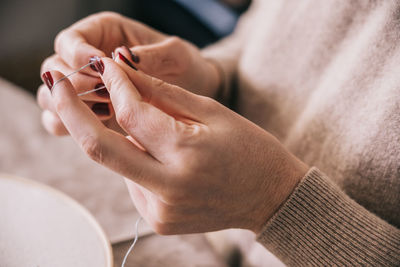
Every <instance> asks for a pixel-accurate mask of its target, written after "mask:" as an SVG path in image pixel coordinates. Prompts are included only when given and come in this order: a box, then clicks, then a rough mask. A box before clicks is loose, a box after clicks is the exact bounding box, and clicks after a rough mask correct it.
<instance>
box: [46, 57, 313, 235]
mask: <svg viewBox="0 0 400 267" xmlns="http://www.w3.org/2000/svg"><path fill="white" fill-rule="evenodd" d="M102 61H103V63H101V64H103V66H104V73H103V74H102V75H101V77H102V80H103V82H104V84H105V85H106V86H107V88H108V90H109V93H110V96H111V102H112V105H113V107H114V110H115V113H116V118H117V121H118V123H119V125H120V126H121V127H122V128H123V129H124V130H125V132H127V133H128V134H129V136H128V137H125V136H123V135H121V134H118V133H116V132H114V131H112V130H110V129H108V128H106V127H105V126H104V125H103V124H102V123H101V122H100V121H99V120H98V118H97V117H96V116H95V114H93V113H92V112H91V111H90V109H89V108H88V107H87V105H85V104H84V103H83V102H82V101H81V100H80V99H79V98H78V97H77V96H76V94H75V92H74V88H73V85H72V84H71V83H70V82H69V81H68V80H65V81H63V82H61V83H59V84H57V86H56V87H55V88H54V89H53V92H52V96H53V100H54V103H55V108H56V111H57V113H58V114H59V116H60V118H61V119H62V121H63V122H64V124H65V125H66V127H67V129H68V130H69V132H70V133H71V135H72V137H73V138H74V139H75V141H76V142H77V143H78V144H79V145H80V146H81V147H82V149H83V150H84V151H85V152H86V153H87V154H88V155H89V156H90V157H91V158H92V159H94V160H95V161H97V162H99V163H100V164H102V165H104V166H107V167H109V168H111V169H112V170H114V171H116V172H118V173H120V174H121V175H123V176H125V177H126V178H127V179H128V180H127V183H128V188H129V191H130V193H131V197H132V199H133V201H134V203H135V205H136V207H137V209H138V210H139V212H140V213H141V214H142V216H143V217H144V218H145V220H146V221H147V222H148V223H149V224H150V225H151V226H152V227H153V229H154V230H155V231H156V232H158V233H160V234H183V233H195V232H207V231H214V230H219V229H226V228H244V229H250V230H252V231H254V232H259V231H260V230H261V227H262V225H263V224H264V223H265V222H266V221H267V220H268V219H269V218H271V216H272V215H273V214H274V213H275V211H276V210H277V209H278V208H279V206H280V205H281V204H282V203H283V202H284V201H285V200H286V199H287V198H288V196H289V195H290V193H291V192H292V191H293V189H294V188H295V186H296V185H297V183H298V182H299V181H300V179H301V178H302V177H303V176H304V175H305V173H306V172H307V169H308V167H307V166H306V165H305V164H304V163H302V162H301V161H299V160H298V159H297V158H296V157H294V156H293V155H292V154H290V153H289V152H288V151H287V150H285V148H284V147H283V146H282V145H281V144H280V143H279V142H278V140H277V139H276V138H274V137H273V136H272V135H270V134H269V133H268V132H266V131H264V130H263V129H261V128H259V127H258V126H256V125H255V124H253V123H251V122H250V121H248V120H246V119H245V118H243V117H241V116H240V115H238V114H236V113H234V112H233V111H231V110H229V109H227V108H225V107H224V106H222V105H221V104H219V103H218V102H216V101H214V100H212V99H210V98H208V97H204V96H199V95H195V94H192V93H190V92H188V91H185V90H184V89H181V88H180V87H178V86H175V85H171V84H168V83H165V82H163V81H161V80H159V79H156V78H152V77H150V76H148V75H146V74H144V73H142V72H140V71H135V70H133V69H132V68H130V67H129V66H128V65H127V64H126V63H124V61H125V62H126V59H124V58H123V56H119V57H118V58H117V60H116V62H114V61H113V60H111V59H109V58H102ZM50 75H52V77H53V78H54V80H57V79H59V78H60V77H62V74H61V73H59V72H56V71H52V72H51V74H50Z"/></svg>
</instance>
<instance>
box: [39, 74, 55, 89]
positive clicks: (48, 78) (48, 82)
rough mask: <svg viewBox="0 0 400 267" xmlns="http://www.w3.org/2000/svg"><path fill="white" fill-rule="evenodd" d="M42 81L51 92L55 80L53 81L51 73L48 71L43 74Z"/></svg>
mask: <svg viewBox="0 0 400 267" xmlns="http://www.w3.org/2000/svg"><path fill="white" fill-rule="evenodd" d="M42 79H43V81H44V83H45V84H46V85H47V87H48V88H49V90H50V92H51V89H52V88H53V84H54V80H53V77H52V76H51V73H50V71H46V72H45V73H43V74H42Z"/></svg>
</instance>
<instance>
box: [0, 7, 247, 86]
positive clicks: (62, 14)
mask: <svg viewBox="0 0 400 267" xmlns="http://www.w3.org/2000/svg"><path fill="white" fill-rule="evenodd" d="M249 4H250V0H112V1H111V0H96V1H94V0H65V1H64V0H62V1H51V0H35V1H26V0H1V1H0V40H1V41H0V77H3V78H5V79H6V80H9V81H11V82H13V83H14V84H17V85H19V86H21V87H22V88H24V89H26V90H28V91H29V92H31V93H35V92H36V89H37V87H38V86H39V85H40V83H41V81H40V75H39V71H40V65H41V62H42V61H43V60H44V59H45V58H46V57H47V56H50V55H51V54H53V40H54V38H55V36H56V35H57V33H58V32H59V31H61V30H62V29H64V28H66V27H68V26H69V25H71V24H72V23H74V22H75V21H77V20H79V19H81V18H83V17H86V16H87V15H90V14H93V13H96V12H100V11H105V10H108V11H115V12H118V13H121V14H123V15H125V16H128V17H130V18H133V19H137V20H139V21H142V22H144V23H146V24H148V25H150V26H152V27H154V28H156V29H158V30H160V31H163V32H165V33H168V34H172V35H177V36H180V37H182V38H184V39H186V40H189V41H191V42H193V43H195V44H196V45H197V46H199V47H204V46H206V45H207V44H210V43H213V42H215V41H217V40H218V39H220V38H222V37H224V36H226V35H228V34H230V33H231V32H232V31H233V29H234V27H235V25H236V22H237V19H238V17H239V16H240V14H241V13H242V12H244V11H245V10H246V9H247V7H248V6H249Z"/></svg>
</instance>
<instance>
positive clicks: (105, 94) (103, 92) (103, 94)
mask: <svg viewBox="0 0 400 267" xmlns="http://www.w3.org/2000/svg"><path fill="white" fill-rule="evenodd" d="M100 87H104V84H103V83H99V84H97V85H96V86H95V87H94V89H97V88H100ZM95 93H96V95H98V96H100V97H105V98H109V97H110V94H109V93H108V90H107V89H106V88H104V89H100V90H98V91H96V92H95Z"/></svg>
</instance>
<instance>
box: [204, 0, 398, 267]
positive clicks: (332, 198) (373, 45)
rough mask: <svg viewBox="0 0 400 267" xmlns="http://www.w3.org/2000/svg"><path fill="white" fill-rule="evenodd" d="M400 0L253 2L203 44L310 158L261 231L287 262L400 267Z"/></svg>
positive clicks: (244, 103)
mask: <svg viewBox="0 0 400 267" xmlns="http://www.w3.org/2000/svg"><path fill="white" fill-rule="evenodd" d="M399 17H400V2H399V1H384V0H381V1H379V0H378V1H376V0H370V1H368V0H353V1H345V0H339V1H337V0H336V1H334V0H326V1H320V0H302V1H265V0H253V4H252V6H251V8H250V10H249V12H248V13H247V14H246V15H245V17H244V18H243V19H242V20H241V21H240V22H239V26H238V28H237V30H236V31H235V33H234V34H233V35H231V36H229V37H228V38H227V39H225V40H223V41H222V42H220V43H217V44H215V45H212V46H210V47H208V48H206V49H205V50H204V51H203V54H204V56H206V57H209V58H212V59H213V60H214V61H215V62H218V64H219V66H220V69H221V71H222V72H223V73H224V81H225V82H226V84H225V90H226V91H225V94H224V95H226V97H232V94H231V93H230V92H232V91H231V90H232V89H233V88H236V90H237V91H236V94H235V95H236V103H237V105H236V106H235V110H236V111H237V112H238V113H240V114H241V115H243V116H244V117H246V118H248V119H249V120H251V121H253V122H254V123H256V124H258V125H259V126H261V127H262V128H264V129H265V130H267V131H269V132H270V133H272V134H273V135H274V136H276V137H277V138H278V139H279V140H280V141H281V142H282V144H283V145H284V146H285V147H286V148H287V149H288V150H289V151H291V152H292V153H293V154H294V155H296V156H297V157H298V158H299V159H301V160H302V161H304V162H305V163H306V164H308V165H309V166H316V167H317V168H318V169H319V170H321V171H322V172H323V173H324V174H322V173H321V172H319V171H317V170H316V169H313V170H312V171H311V172H310V173H309V175H308V176H307V177H306V178H305V179H304V181H303V182H302V183H301V184H300V185H299V187H297V189H296V191H295V192H294V193H293V195H292V196H291V198H290V200H289V201H288V203H286V204H285V205H283V206H282V208H281V209H280V210H279V211H278V212H277V214H276V216H275V217H273V219H271V220H270V221H269V222H266V228H265V231H264V232H263V233H262V235H261V236H260V238H259V239H258V240H259V242H261V243H262V244H263V245H264V246H265V247H267V248H268V249H270V250H271V251H272V252H273V253H274V254H275V255H277V256H278V257H279V258H280V259H281V260H282V261H283V262H284V263H286V264H288V265H293V266H304V265H306V266H307V265H328V266H330V265H370V266H381V265H389V266H390V265H392V266H400V260H399V239H400V237H399V236H400V235H399V231H400V230H399V227H400V67H399V66H400V65H399V64H400V45H399V44H400V22H399Z"/></svg>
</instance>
